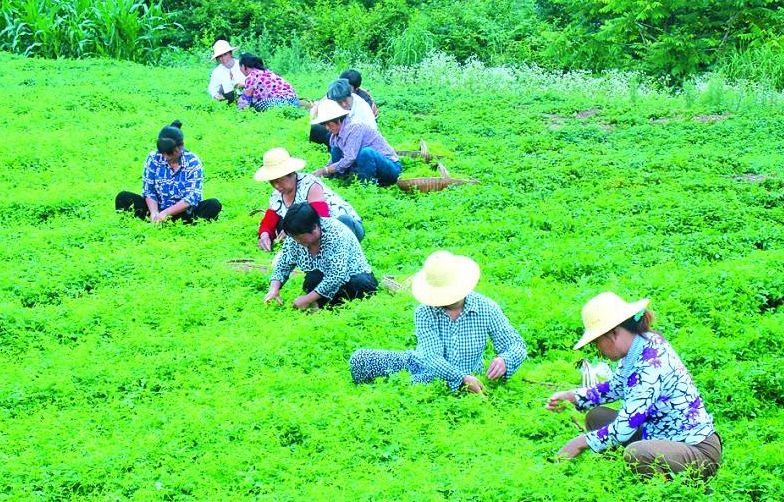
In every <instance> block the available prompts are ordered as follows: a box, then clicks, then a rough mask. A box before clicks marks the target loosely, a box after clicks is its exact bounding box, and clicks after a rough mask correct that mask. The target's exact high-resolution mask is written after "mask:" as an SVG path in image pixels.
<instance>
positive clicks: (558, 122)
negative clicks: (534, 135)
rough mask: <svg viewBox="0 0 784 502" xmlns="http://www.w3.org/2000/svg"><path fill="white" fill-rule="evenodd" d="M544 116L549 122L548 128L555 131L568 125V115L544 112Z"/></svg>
mask: <svg viewBox="0 0 784 502" xmlns="http://www.w3.org/2000/svg"><path fill="white" fill-rule="evenodd" d="M542 116H543V117H544V118H546V119H547V121H548V122H549V124H548V126H547V127H548V128H549V129H551V130H553V131H555V130H558V129H561V128H562V127H563V126H564V125H566V117H564V116H563V115H558V114H557V113H543V114H542Z"/></svg>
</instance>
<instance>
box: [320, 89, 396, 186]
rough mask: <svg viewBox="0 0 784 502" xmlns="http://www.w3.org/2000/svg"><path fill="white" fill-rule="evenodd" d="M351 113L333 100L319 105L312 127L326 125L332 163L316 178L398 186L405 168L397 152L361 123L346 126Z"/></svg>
mask: <svg viewBox="0 0 784 502" xmlns="http://www.w3.org/2000/svg"><path fill="white" fill-rule="evenodd" d="M348 113H349V112H348V110H345V109H344V108H343V107H341V106H340V105H339V104H338V103H336V102H335V101H332V100H331V99H322V100H321V101H320V102H319V105H318V110H317V112H316V117H315V118H313V119H312V120H311V124H323V125H324V127H326V128H327V129H328V130H329V132H330V134H331V136H330V140H329V143H330V151H331V161H330V163H329V164H328V165H327V166H325V167H322V168H321V169H317V170H316V171H314V172H313V174H314V175H316V176H328V177H334V178H350V177H352V176H353V175H356V177H357V179H358V180H359V181H360V182H366V183H375V184H377V185H379V186H389V185H394V184H395V183H397V179H398V177H399V176H400V171H402V170H403V166H402V165H401V164H400V159H399V158H398V156H397V152H395V150H394V149H393V148H392V147H391V146H390V145H389V143H388V142H387V140H386V139H384V137H383V136H382V135H381V134H380V133H379V132H378V131H377V130H375V129H372V128H371V127H369V126H368V125H366V124H363V123H361V122H354V121H351V122H346V116H347V115H348Z"/></svg>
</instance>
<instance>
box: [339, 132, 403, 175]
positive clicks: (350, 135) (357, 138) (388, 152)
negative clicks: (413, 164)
mask: <svg viewBox="0 0 784 502" xmlns="http://www.w3.org/2000/svg"><path fill="white" fill-rule="evenodd" d="M329 144H330V146H336V147H338V148H340V151H341V152H343V158H341V159H340V160H339V161H337V162H335V163H334V164H331V165H332V166H334V167H335V172H336V173H337V174H344V173H345V172H346V171H348V169H349V168H350V167H351V166H352V165H353V164H354V162H356V160H357V155H359V151H360V150H361V149H363V148H366V147H370V148H372V149H373V150H375V151H377V152H378V153H380V154H381V155H383V156H384V157H386V158H388V159H389V160H391V161H392V162H397V161H398V158H397V153H396V152H395V150H394V149H393V148H392V147H391V146H389V143H387V140H385V139H384V137H383V136H382V135H381V134H380V133H379V132H378V131H376V130H374V129H372V128H370V127H369V126H367V125H366V124H363V123H361V122H349V123H345V122H344V123H343V126H342V127H341V128H340V132H338V134H337V135H335V134H333V135H332V137H330V139H329Z"/></svg>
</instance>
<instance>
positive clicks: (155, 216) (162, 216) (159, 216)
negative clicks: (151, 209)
mask: <svg viewBox="0 0 784 502" xmlns="http://www.w3.org/2000/svg"><path fill="white" fill-rule="evenodd" d="M167 219H169V215H168V214H167V213H166V212H165V211H161V212H156V213H152V214H150V220H151V221H152V222H153V223H163V222H164V221H166V220H167Z"/></svg>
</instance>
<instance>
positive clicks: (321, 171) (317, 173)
mask: <svg viewBox="0 0 784 502" xmlns="http://www.w3.org/2000/svg"><path fill="white" fill-rule="evenodd" d="M325 174H327V168H326V167H322V168H321V169H316V170H315V171H313V176H318V177H321V176H324V175H325Z"/></svg>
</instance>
